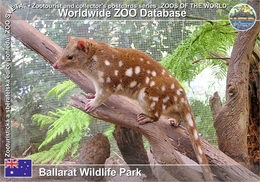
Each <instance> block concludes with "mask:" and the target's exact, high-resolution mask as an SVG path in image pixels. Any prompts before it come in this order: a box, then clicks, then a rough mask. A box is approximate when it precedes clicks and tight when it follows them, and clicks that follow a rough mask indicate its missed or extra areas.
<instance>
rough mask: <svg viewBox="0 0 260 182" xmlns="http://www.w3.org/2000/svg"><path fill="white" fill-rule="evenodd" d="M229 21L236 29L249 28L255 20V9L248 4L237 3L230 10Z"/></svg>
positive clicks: (243, 29)
mask: <svg viewBox="0 0 260 182" xmlns="http://www.w3.org/2000/svg"><path fill="white" fill-rule="evenodd" d="M229 21H230V24H231V25H232V26H233V27H234V28H235V29H237V30H238V31H245V30H249V29H250V28H252V27H253V26H254V24H255V22H256V13H255V10H254V9H253V8H252V7H251V6H250V5H248V4H238V5H236V6H234V7H233V8H232V9H231V10H230V12H229Z"/></svg>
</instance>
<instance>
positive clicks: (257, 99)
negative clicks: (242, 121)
mask: <svg viewBox="0 0 260 182" xmlns="http://www.w3.org/2000/svg"><path fill="white" fill-rule="evenodd" d="M249 103H250V107H249V108H250V110H249V126H248V134H247V148H248V158H249V169H250V170H251V171H253V172H254V173H256V174H258V175H260V169H259V165H260V126H259V121H260V111H259V105H260V47H257V46H256V47H255V49H254V52H253V56H252V58H251V61H250V71H249Z"/></svg>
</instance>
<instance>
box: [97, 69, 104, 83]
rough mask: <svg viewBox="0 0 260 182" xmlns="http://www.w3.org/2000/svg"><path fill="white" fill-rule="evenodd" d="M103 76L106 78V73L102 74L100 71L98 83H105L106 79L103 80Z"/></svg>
mask: <svg viewBox="0 0 260 182" xmlns="http://www.w3.org/2000/svg"><path fill="white" fill-rule="evenodd" d="M103 76H104V72H102V71H98V81H99V82H100V83H104V81H105V80H104V78H103Z"/></svg>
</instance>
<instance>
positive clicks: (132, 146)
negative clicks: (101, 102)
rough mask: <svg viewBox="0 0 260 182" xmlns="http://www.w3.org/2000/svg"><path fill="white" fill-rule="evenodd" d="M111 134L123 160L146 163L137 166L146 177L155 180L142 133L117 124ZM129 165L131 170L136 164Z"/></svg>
mask: <svg viewBox="0 0 260 182" xmlns="http://www.w3.org/2000/svg"><path fill="white" fill-rule="evenodd" d="M113 135H114V138H115V139H116V142H117V146H118V148H119V150H120V152H121V154H122V156H123V158H124V160H125V162H126V163H127V164H147V166H139V169H140V170H141V171H142V172H143V173H144V174H145V175H146V176H147V179H150V180H156V178H155V177H154V175H153V173H152V170H151V168H150V166H149V160H148V156H147V152H146V150H145V148H144V144H143V138H142V135H141V134H140V133H138V132H136V131H134V130H132V129H129V128H125V127H122V126H119V125H116V126H115V130H114V132H113ZM129 167H130V169H132V170H134V169H135V168H136V166H129Z"/></svg>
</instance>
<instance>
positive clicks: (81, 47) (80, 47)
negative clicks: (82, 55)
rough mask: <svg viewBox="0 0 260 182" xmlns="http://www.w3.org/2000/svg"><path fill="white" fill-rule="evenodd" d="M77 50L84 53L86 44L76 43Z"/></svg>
mask: <svg viewBox="0 0 260 182" xmlns="http://www.w3.org/2000/svg"><path fill="white" fill-rule="evenodd" d="M77 48H78V49H80V50H82V51H84V52H86V43H85V42H84V41H82V40H79V41H78V44H77Z"/></svg>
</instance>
